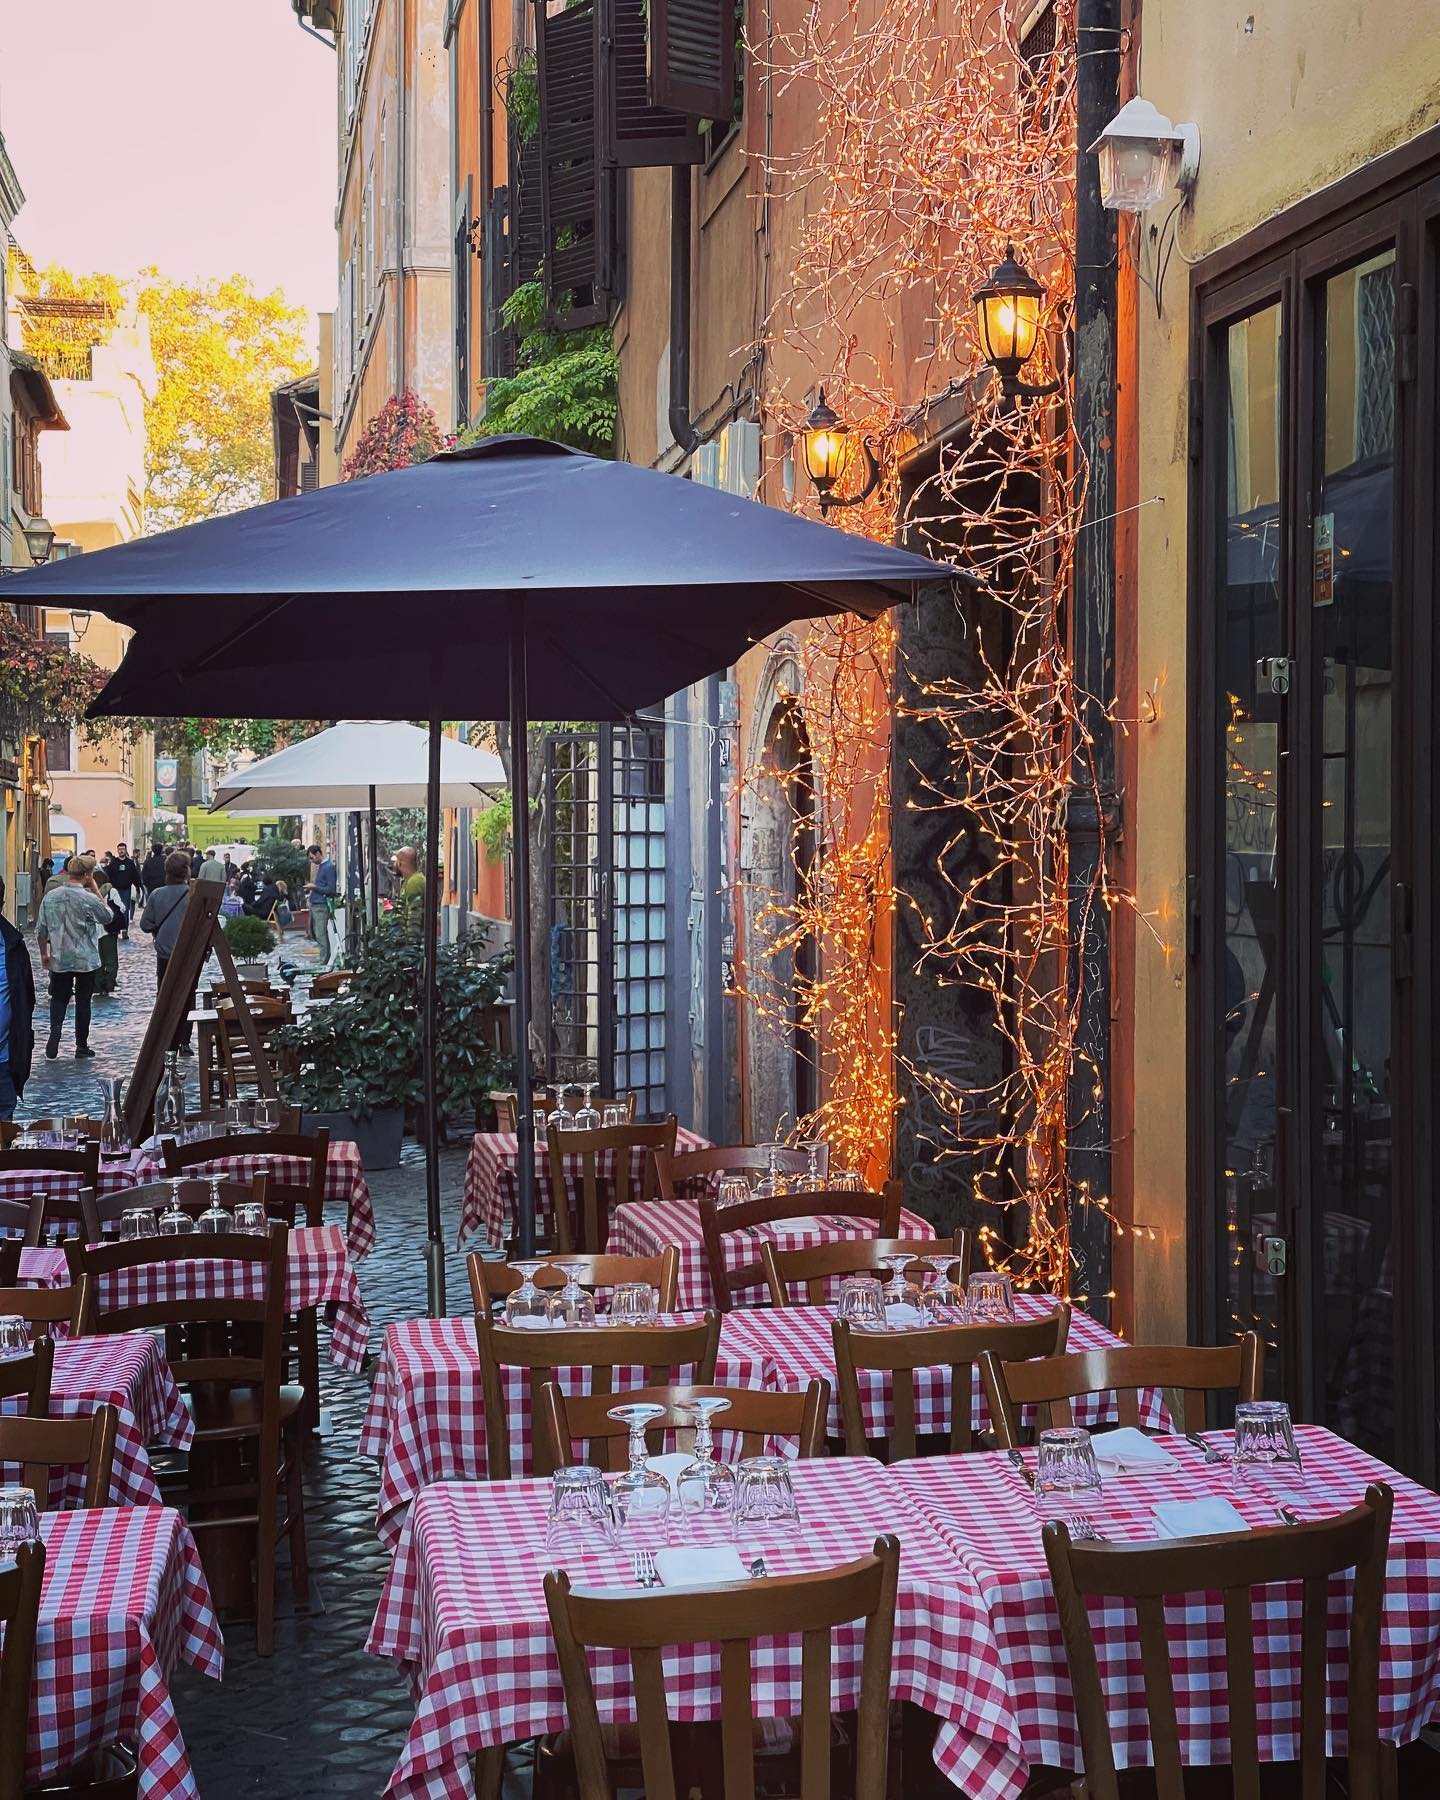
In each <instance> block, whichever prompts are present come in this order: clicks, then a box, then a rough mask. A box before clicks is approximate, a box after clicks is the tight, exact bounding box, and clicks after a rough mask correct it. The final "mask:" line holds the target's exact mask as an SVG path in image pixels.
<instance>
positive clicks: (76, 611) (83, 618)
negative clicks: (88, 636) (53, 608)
mask: <svg viewBox="0 0 1440 1800" xmlns="http://www.w3.org/2000/svg"><path fill="white" fill-rule="evenodd" d="M90 617H91V615H90V614H89V612H87V611H86V609H85V608H84V607H83V606H81V607H72V608H71V609H70V628H71V630H72V631H73V632H74V633H75V636H76V638H77V640H78V639H80V638H83V637H84V635H85V633H86V632H87V631H88V630H89V629H90Z"/></svg>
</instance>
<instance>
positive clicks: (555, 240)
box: [535, 0, 615, 330]
mask: <svg viewBox="0 0 1440 1800" xmlns="http://www.w3.org/2000/svg"><path fill="white" fill-rule="evenodd" d="M599 36H600V32H599V16H598V14H597V11H596V0H576V4H575V5H573V6H567V7H566V8H565V10H564V11H563V12H556V13H551V12H547V11H546V9H545V0H539V4H538V5H537V6H536V9H535V64H536V74H537V77H538V81H539V87H540V220H541V251H542V255H543V258H544V269H545V292H546V296H547V298H548V300H549V304H550V311H551V315H552V318H553V320H554V323H555V324H556V326H558V327H559V328H561V329H564V330H568V329H572V328H574V327H577V326H581V325H598V324H600V323H601V322H602V321H604V320H605V319H606V318H608V317H609V310H610V309H609V293H608V290H607V286H606V278H607V275H608V274H609V272H610V268H611V265H612V263H613V260H614V237H615V221H614V193H615V187H614V179H613V172H612V171H610V170H607V169H606V168H605V167H604V166H603V164H602V157H601V144H600V119H599V111H600V109H599V107H598V105H597V98H598V89H599V66H600V56H599V50H600V46H599Z"/></svg>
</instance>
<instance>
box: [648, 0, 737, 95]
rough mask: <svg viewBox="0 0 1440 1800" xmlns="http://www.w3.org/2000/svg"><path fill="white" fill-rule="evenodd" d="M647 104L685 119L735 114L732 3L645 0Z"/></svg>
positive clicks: (733, 19) (731, 0)
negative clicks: (647, 20)
mask: <svg viewBox="0 0 1440 1800" xmlns="http://www.w3.org/2000/svg"><path fill="white" fill-rule="evenodd" d="M649 7H650V100H651V103H652V104H653V105H655V106H668V107H672V108H673V109H674V110H675V111H676V112H679V113H685V114H686V115H687V116H689V117H690V118H695V119H710V120H711V121H713V122H714V123H715V124H717V125H725V124H727V123H728V122H729V120H730V117H731V115H732V114H733V112H734V111H735V32H736V7H735V0H649Z"/></svg>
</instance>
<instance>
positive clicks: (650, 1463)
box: [645, 1450, 695, 1488]
mask: <svg viewBox="0 0 1440 1800" xmlns="http://www.w3.org/2000/svg"><path fill="white" fill-rule="evenodd" d="M694 1460H695V1458H694V1457H693V1456H691V1455H690V1454H689V1452H688V1451H685V1450H667V1451H666V1452H665V1454H664V1455H663V1456H652V1457H650V1458H649V1459H648V1460H647V1462H646V1464H645V1467H646V1468H647V1469H653V1470H654V1471H655V1473H656V1474H657V1475H663V1476H664V1477H665V1479H666V1480H667V1481H668V1482H669V1483H670V1485H671V1487H672V1488H673V1487H674V1485H675V1477H676V1476H677V1475H678V1474H679V1473H680V1471H681V1470H682V1469H688V1468H689V1466H690V1464H691V1463H692V1462H694Z"/></svg>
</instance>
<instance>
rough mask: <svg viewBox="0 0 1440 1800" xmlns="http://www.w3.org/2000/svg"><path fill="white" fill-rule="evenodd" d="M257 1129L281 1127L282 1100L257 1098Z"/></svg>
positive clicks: (276, 1129)
mask: <svg viewBox="0 0 1440 1800" xmlns="http://www.w3.org/2000/svg"><path fill="white" fill-rule="evenodd" d="M255 1129H256V1130H257V1131H278V1130H279V1129H280V1102H279V1101H278V1100H257V1101H256V1102H255Z"/></svg>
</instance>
